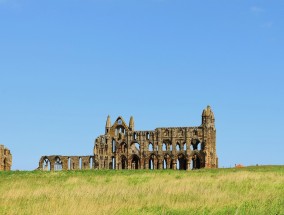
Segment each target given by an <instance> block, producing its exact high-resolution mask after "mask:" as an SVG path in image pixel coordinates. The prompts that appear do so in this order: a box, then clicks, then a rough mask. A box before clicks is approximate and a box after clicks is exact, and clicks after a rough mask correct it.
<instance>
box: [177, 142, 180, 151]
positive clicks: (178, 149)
mask: <svg viewBox="0 0 284 215" xmlns="http://www.w3.org/2000/svg"><path fill="white" fill-rule="evenodd" d="M176 150H177V151H180V145H179V143H177V145H176Z"/></svg>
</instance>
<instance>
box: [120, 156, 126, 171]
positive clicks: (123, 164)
mask: <svg viewBox="0 0 284 215" xmlns="http://www.w3.org/2000/svg"><path fill="white" fill-rule="evenodd" d="M121 169H127V159H126V157H125V156H124V155H122V156H121Z"/></svg>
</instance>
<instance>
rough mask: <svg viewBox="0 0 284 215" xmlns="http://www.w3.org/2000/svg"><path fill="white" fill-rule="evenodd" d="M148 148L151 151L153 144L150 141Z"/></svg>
mask: <svg viewBox="0 0 284 215" xmlns="http://www.w3.org/2000/svg"><path fill="white" fill-rule="evenodd" d="M148 149H149V151H150V152H152V151H153V144H152V143H149V146H148Z"/></svg>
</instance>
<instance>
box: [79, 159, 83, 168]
mask: <svg viewBox="0 0 284 215" xmlns="http://www.w3.org/2000/svg"><path fill="white" fill-rule="evenodd" d="M79 169H82V158H81V157H80V158H79Z"/></svg>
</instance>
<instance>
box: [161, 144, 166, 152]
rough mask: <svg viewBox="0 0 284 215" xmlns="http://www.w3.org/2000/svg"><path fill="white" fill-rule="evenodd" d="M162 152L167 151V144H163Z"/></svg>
mask: <svg viewBox="0 0 284 215" xmlns="http://www.w3.org/2000/svg"><path fill="white" fill-rule="evenodd" d="M162 150H163V151H167V144H165V143H163V145H162Z"/></svg>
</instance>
